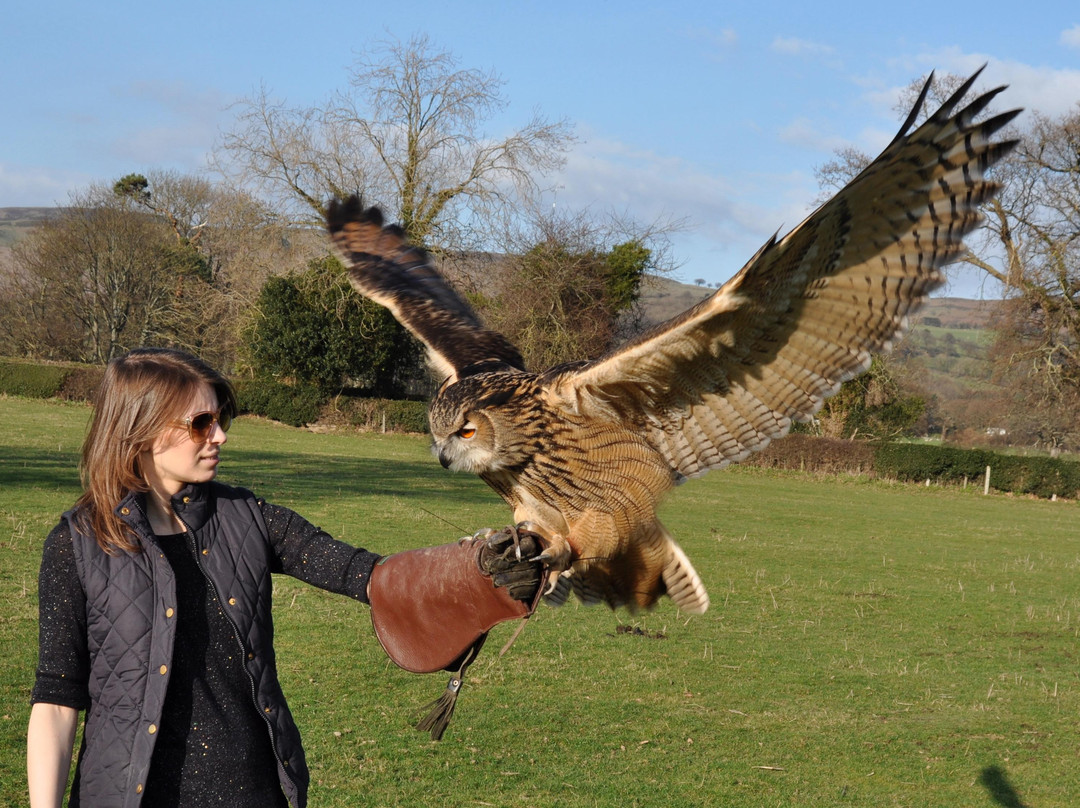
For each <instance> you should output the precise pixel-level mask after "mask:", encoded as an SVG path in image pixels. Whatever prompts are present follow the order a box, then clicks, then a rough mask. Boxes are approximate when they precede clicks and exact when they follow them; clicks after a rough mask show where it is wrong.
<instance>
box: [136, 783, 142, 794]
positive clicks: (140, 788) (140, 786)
mask: <svg viewBox="0 0 1080 808" xmlns="http://www.w3.org/2000/svg"><path fill="white" fill-rule="evenodd" d="M135 793H136V794H142V783H139V784H138V785H137V786H135Z"/></svg>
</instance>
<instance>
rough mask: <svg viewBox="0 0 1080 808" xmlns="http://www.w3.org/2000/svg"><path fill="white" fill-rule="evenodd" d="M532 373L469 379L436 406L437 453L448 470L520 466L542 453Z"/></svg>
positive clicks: (447, 390) (432, 417) (432, 413)
mask: <svg viewBox="0 0 1080 808" xmlns="http://www.w3.org/2000/svg"><path fill="white" fill-rule="evenodd" d="M528 378H529V376H528V375H527V374H522V373H516V372H512V373H507V372H492V373H481V374H477V375H475V376H466V377H465V378H463V379H460V380H458V381H456V382H454V383H453V384H449V385H447V386H446V387H444V388H443V389H442V390H440V391H439V392H438V394H437V395H436V396H435V399H434V400H433V401H432V402H431V409H430V410H429V411H428V420H429V422H430V425H431V437H432V452H433V453H434V454H435V455H436V456H437V457H438V458H439V462H440V463H442V465H443V467H444V468H448V469H452V470H454V471H471V472H473V473H474V474H481V473H485V472H487V473H490V472H495V471H500V470H502V469H506V468H510V467H513V466H518V465H521V464H522V463H523V462H525V461H526V460H528V459H529V458H531V457H532V455H534V454H535V453H536V451H537V448H538V445H537V442H536V439H537V437H538V433H539V429H538V426H537V425H538V422H539V421H540V419H539V418H537V417H535V414H534V410H535V408H534V407H533V406H532V402H533V400H534V399H533V396H531V395H529V393H528V390H527V388H528V384H527V383H525V381H526V380H527V379H528Z"/></svg>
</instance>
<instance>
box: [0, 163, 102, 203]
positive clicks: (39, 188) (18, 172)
mask: <svg viewBox="0 0 1080 808" xmlns="http://www.w3.org/2000/svg"><path fill="white" fill-rule="evenodd" d="M89 183H90V177H88V176H87V175H86V174H83V173H81V172H66V171H63V170H60V169H52V168H40V167H37V166H20V165H10V164H4V163H0V208H14V207H26V208H47V207H52V206H54V205H63V204H66V203H67V201H68V195H69V194H70V192H71V191H73V190H75V189H77V188H81V187H84V186H86V185H88V184H89Z"/></svg>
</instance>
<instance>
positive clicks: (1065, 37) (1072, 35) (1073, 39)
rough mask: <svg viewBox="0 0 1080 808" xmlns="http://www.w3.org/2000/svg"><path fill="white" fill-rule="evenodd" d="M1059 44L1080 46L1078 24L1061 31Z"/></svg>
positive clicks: (1079, 26) (1070, 46) (1079, 27)
mask: <svg viewBox="0 0 1080 808" xmlns="http://www.w3.org/2000/svg"><path fill="white" fill-rule="evenodd" d="M1061 44H1062V45H1064V46H1065V47H1067V48H1080V25H1074V26H1073V27H1072V28H1066V29H1065V30H1064V31H1062V32H1061Z"/></svg>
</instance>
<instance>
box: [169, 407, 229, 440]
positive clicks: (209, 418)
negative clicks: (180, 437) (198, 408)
mask: <svg viewBox="0 0 1080 808" xmlns="http://www.w3.org/2000/svg"><path fill="white" fill-rule="evenodd" d="M214 424H217V425H218V426H220V427H221V431H222V432H228V431H229V427H230V426H232V413H231V412H229V411H228V410H226V409H220V410H218V411H217V412H199V413H196V414H195V415H190V416H188V417H187V418H185V419H184V420H183V421H179V422H177V423H176V424H175V426H178V427H184V428H185V429H187V431H188V436H189V437H190V438H191V440H192V441H194V442H195V443H206V442H207V441H208V440H209V439H210V433H212V432H213V431H214Z"/></svg>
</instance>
